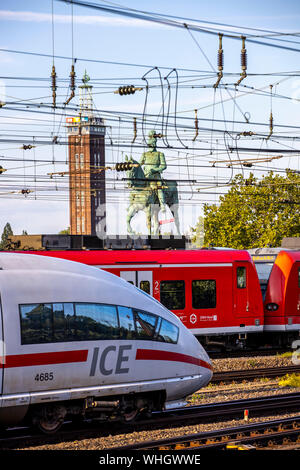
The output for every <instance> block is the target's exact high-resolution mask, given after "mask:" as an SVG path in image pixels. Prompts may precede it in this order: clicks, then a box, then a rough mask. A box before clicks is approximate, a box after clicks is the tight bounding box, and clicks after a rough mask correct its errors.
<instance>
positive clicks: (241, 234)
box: [195, 170, 300, 249]
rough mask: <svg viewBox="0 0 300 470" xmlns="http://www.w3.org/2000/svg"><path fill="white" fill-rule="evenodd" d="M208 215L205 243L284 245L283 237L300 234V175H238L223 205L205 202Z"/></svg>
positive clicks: (261, 245)
mask: <svg viewBox="0 0 300 470" xmlns="http://www.w3.org/2000/svg"><path fill="white" fill-rule="evenodd" d="M204 216H205V219H204V231H205V237H204V245H205V246H208V245H209V244H213V245H214V246H224V247H230V248H238V249H248V248H256V247H264V246H268V245H269V246H280V245H281V240H282V238H283V237H295V236H300V176H299V175H298V174H297V173H295V172H293V171H291V170H286V176H279V175H275V174H274V173H273V172H270V173H269V174H268V175H267V176H263V177H262V179H261V180H260V181H259V180H258V179H257V178H255V177H254V175H253V174H251V175H250V176H249V178H248V179H244V177H243V176H242V175H237V176H236V177H235V178H234V179H233V181H232V183H231V189H230V191H228V193H227V194H226V195H224V196H221V197H220V204H219V206H217V205H216V204H212V205H209V204H205V205H204ZM196 229H197V227H196ZM196 229H195V230H196Z"/></svg>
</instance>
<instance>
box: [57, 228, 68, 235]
mask: <svg viewBox="0 0 300 470" xmlns="http://www.w3.org/2000/svg"><path fill="white" fill-rule="evenodd" d="M69 234H70V227H68V228H66V229H64V230H61V231H60V232H58V235H69Z"/></svg>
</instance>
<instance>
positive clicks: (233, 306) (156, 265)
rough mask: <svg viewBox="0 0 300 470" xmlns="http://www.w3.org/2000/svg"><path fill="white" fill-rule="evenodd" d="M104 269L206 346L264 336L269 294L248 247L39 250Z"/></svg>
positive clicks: (225, 344) (229, 344) (237, 343)
mask: <svg viewBox="0 0 300 470" xmlns="http://www.w3.org/2000/svg"><path fill="white" fill-rule="evenodd" d="M34 253H36V254H42V255H46V256H54V257H57V258H64V259H68V260H72V261H77V262H81V263H84V264H88V265H92V266H95V267H98V268H102V269H104V270H106V271H109V272H111V273H113V274H115V275H117V276H120V277H122V278H123V279H126V280H127V281H129V282H131V283H132V284H134V285H136V286H137V287H139V288H140V289H142V290H144V291H146V292H147V293H149V294H150V295H153V297H154V298H156V299H157V300H158V301H160V302H161V303H162V304H164V305H165V306H166V307H167V308H168V309H169V310H171V311H172V312H174V313H175V314H176V315H177V316H178V317H179V318H180V319H181V321H182V322H183V323H184V324H185V325H186V326H187V327H188V328H189V329H190V330H191V331H192V332H193V333H194V335H196V336H197V337H199V339H200V340H201V342H202V343H203V344H205V345H209V344H219V345H222V346H224V347H235V346H236V345H239V344H244V343H245V341H246V340H248V341H249V340H250V342H251V339H253V338H254V337H257V335H258V334H259V335H261V333H262V332H263V328H264V309H263V299H262V294H261V290H260V285H259V280H258V276H257V272H256V269H255V265H254V263H253V261H252V258H251V256H250V254H249V253H248V252H247V251H242V250H198V251H189V250H180V251H172V250H146V251H141V250H130V251H128V250H116V251H105V250H104V251H100V250H99V251H98V250H97V251H94V250H93V251H84V250H82V251H36V252H34Z"/></svg>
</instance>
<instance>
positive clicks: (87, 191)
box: [67, 72, 105, 235]
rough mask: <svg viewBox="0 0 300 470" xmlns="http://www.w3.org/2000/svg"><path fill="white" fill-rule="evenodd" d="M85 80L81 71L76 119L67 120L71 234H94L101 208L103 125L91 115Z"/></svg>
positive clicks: (86, 81) (102, 197) (103, 156)
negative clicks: (78, 109)
mask: <svg viewBox="0 0 300 470" xmlns="http://www.w3.org/2000/svg"><path fill="white" fill-rule="evenodd" d="M89 80H90V78H89V76H88V75H87V73H86V72H85V74H84V76H83V79H82V82H83V84H82V85H80V86H79V93H80V95H79V99H80V106H79V107H80V112H79V116H78V117H69V118H67V131H68V147H69V201H70V233H71V235H96V226H97V223H98V222H99V221H100V220H98V218H99V216H97V214H96V211H97V207H98V206H100V205H101V206H102V213H103V210H104V208H105V171H101V169H102V168H104V166H105V142H104V139H105V126H104V122H103V119H102V118H98V117H95V116H94V112H93V100H92V86H91V85H89V83H88V82H89Z"/></svg>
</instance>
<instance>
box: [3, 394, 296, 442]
mask: <svg viewBox="0 0 300 470" xmlns="http://www.w3.org/2000/svg"><path fill="white" fill-rule="evenodd" d="M299 407H300V393H291V394H284V395H277V396H272V397H261V398H252V399H243V400H234V401H229V402H222V403H210V404H205V405H198V406H190V407H186V408H182V409H174V410H172V411H163V412H160V413H158V412H157V413H153V416H152V418H151V419H149V420H140V421H137V422H136V423H134V424H132V425H130V426H129V425H128V424H127V425H124V424H123V425H122V424H118V423H112V424H111V423H110V424H109V425H108V423H104V422H101V423H100V424H99V422H98V423H97V422H95V421H93V422H89V423H88V422H84V423H82V426H78V425H77V426H75V425H74V424H73V423H70V422H68V423H65V425H64V427H63V428H62V430H61V431H59V432H58V433H57V434H55V435H43V434H37V433H33V432H32V430H31V429H30V428H19V429H18V428H14V429H10V430H9V431H6V432H5V433H2V434H1V435H0V449H12V448H24V447H32V446H37V445H45V444H48V445H51V444H56V443H59V442H62V441H65V442H67V441H74V440H78V439H92V438H99V437H105V435H109V434H119V433H128V432H132V431H142V430H145V429H146V430H150V429H158V428H159V429H161V428H165V427H172V426H176V427H179V426H186V425H187V422H188V424H189V425H192V424H197V423H199V422H201V423H203V422H214V421H218V420H224V419H225V420H226V419H231V418H234V417H239V418H242V417H243V416H244V410H245V409H247V410H249V414H250V416H258V415H261V414H265V413H268V412H270V411H274V410H276V412H278V411H279V410H284V411H286V410H289V411H292V410H297V411H298V410H299ZM299 420H300V418H299ZM133 448H135V447H133ZM128 450H129V448H128Z"/></svg>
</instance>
